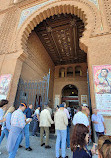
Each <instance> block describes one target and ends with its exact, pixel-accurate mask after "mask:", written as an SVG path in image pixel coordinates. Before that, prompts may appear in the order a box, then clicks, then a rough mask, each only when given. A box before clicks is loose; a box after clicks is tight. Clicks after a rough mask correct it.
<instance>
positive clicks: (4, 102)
mask: <svg viewBox="0 0 111 158" xmlns="http://www.w3.org/2000/svg"><path fill="white" fill-rule="evenodd" d="M7 104H8V100H6V99H2V100H0V108H6V105H7Z"/></svg>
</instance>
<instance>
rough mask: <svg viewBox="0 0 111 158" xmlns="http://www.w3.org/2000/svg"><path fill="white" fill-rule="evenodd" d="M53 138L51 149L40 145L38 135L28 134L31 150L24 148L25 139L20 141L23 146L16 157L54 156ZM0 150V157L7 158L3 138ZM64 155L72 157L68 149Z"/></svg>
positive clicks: (44, 157)
mask: <svg viewBox="0 0 111 158" xmlns="http://www.w3.org/2000/svg"><path fill="white" fill-rule="evenodd" d="M55 141H56V140H55V138H50V145H51V147H52V148H51V149H45V148H44V147H41V146H40V137H36V136H34V137H33V136H30V144H31V145H30V146H31V148H32V149H33V150H32V151H26V150H25V139H24V140H23V141H22V144H21V145H23V148H20V149H19V150H18V152H17V155H16V158H55ZM0 151H1V152H2V154H1V155H0V158H8V153H7V150H6V139H5V138H4V140H3V142H2V144H1V146H0ZM66 155H67V156H69V158H72V152H71V151H70V149H66ZM93 158H97V156H93Z"/></svg>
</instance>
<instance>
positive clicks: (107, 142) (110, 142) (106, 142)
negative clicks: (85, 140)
mask: <svg viewBox="0 0 111 158" xmlns="http://www.w3.org/2000/svg"><path fill="white" fill-rule="evenodd" d="M105 144H111V141H110V140H108V139H106V140H105V141H104V143H103V145H105ZM103 145H102V146H103Z"/></svg>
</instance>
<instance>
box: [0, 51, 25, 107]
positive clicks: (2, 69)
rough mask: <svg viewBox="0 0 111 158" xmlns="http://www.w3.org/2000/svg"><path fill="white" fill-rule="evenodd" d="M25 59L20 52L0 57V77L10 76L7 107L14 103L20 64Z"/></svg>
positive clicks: (20, 68)
mask: <svg viewBox="0 0 111 158" xmlns="http://www.w3.org/2000/svg"><path fill="white" fill-rule="evenodd" d="M25 59H26V55H25V54H23V53H21V52H18V53H10V54H3V55H0V75H3V74H12V80H11V85H10V90H9V93H8V96H7V99H8V100H9V106H12V105H13V103H14V100H15V96H16V91H17V85H18V81H19V78H20V74H21V70H22V64H23V61H24V60H25Z"/></svg>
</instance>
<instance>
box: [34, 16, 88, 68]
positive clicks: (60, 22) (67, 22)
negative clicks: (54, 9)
mask: <svg viewBox="0 0 111 158" xmlns="http://www.w3.org/2000/svg"><path fill="white" fill-rule="evenodd" d="M83 31H84V23H83V22H82V20H81V19H80V18H78V17H77V16H75V15H71V14H58V15H54V16H52V17H50V18H47V19H46V20H44V21H43V22H41V23H40V24H39V25H37V27H36V28H35V32H36V34H37V35H38V37H39V38H40V40H41V42H42V43H43V45H44V47H45V49H46V50H47V52H48V53H49V55H50V57H51V59H52V60H53V62H54V64H55V65H61V64H69V63H70V64H71V63H82V62H86V55H87V54H86V53H85V52H84V51H82V50H81V49H80V47H79V38H80V37H82V33H83Z"/></svg>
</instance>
